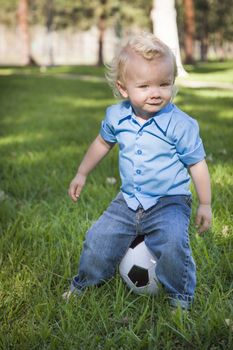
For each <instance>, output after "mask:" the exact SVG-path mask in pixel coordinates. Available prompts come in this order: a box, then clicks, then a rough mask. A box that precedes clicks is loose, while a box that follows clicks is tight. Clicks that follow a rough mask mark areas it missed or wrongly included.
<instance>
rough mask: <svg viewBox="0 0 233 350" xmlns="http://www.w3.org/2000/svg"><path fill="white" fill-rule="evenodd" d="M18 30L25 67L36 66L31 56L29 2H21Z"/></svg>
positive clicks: (20, 0) (23, 0) (18, 14)
mask: <svg viewBox="0 0 233 350" xmlns="http://www.w3.org/2000/svg"><path fill="white" fill-rule="evenodd" d="M17 19H18V30H19V38H20V47H21V58H22V62H23V64H25V65H29V64H34V63H35V61H34V60H33V59H32V57H31V54H30V33H29V24H28V0H19V3H18V10H17Z"/></svg>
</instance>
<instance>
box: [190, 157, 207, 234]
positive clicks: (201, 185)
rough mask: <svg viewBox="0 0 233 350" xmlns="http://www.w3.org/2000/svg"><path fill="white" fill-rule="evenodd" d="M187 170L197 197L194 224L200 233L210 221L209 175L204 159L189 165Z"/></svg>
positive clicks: (205, 229)
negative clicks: (197, 203) (197, 205)
mask: <svg viewBox="0 0 233 350" xmlns="http://www.w3.org/2000/svg"><path fill="white" fill-rule="evenodd" d="M189 171H190V174H191V177H192V180H193V183H194V186H195V189H196V192H197V196H198V199H199V207H198V210H197V215H196V225H197V226H198V227H199V229H198V231H199V233H202V232H204V231H207V230H208V229H209V228H210V226H211V221H212V213H211V187H210V176H209V171H208V167H207V164H206V161H205V160H202V161H201V162H198V163H196V164H194V165H191V166H190V168H189Z"/></svg>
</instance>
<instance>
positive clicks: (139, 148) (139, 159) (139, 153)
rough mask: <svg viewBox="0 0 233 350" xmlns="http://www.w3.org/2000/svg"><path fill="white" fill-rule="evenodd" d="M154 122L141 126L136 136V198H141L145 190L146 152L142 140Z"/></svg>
mask: <svg viewBox="0 0 233 350" xmlns="http://www.w3.org/2000/svg"><path fill="white" fill-rule="evenodd" d="M151 122H152V120H150V121H148V122H146V123H145V124H143V125H142V126H141V125H139V124H138V125H139V126H140V127H139V129H138V131H137V134H136V139H135V154H134V192H135V196H136V197H137V195H139V196H140V193H141V191H142V190H143V188H142V179H143V175H144V174H143V171H142V169H143V166H142V165H143V159H144V152H145V150H144V149H143V145H142V140H143V135H144V133H145V128H146V127H147V126H148V125H150V124H151Z"/></svg>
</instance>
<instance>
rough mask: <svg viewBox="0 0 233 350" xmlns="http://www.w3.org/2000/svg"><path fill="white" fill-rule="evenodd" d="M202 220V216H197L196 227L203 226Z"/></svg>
mask: <svg viewBox="0 0 233 350" xmlns="http://www.w3.org/2000/svg"><path fill="white" fill-rule="evenodd" d="M201 219H202V216H201V215H197V216H196V220H195V225H196V227H198V226H200V225H201Z"/></svg>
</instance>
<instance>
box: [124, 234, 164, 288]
mask: <svg viewBox="0 0 233 350" xmlns="http://www.w3.org/2000/svg"><path fill="white" fill-rule="evenodd" d="M156 263H157V260H156V258H155V257H154V256H153V255H152V254H151V253H150V251H149V250H148V248H147V246H146V244H145V242H144V236H138V237H137V238H136V239H135V240H134V241H133V242H132V243H131V245H130V247H129V249H128V250H127V252H126V254H125V256H124V257H123V259H122V260H121V262H120V265H119V272H120V275H121V277H122V278H123V280H124V281H125V282H126V284H127V285H128V287H129V288H130V289H132V291H133V292H135V293H137V294H151V295H154V294H157V293H158V288H159V282H158V279H157V277H156V274H155V267H156Z"/></svg>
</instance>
